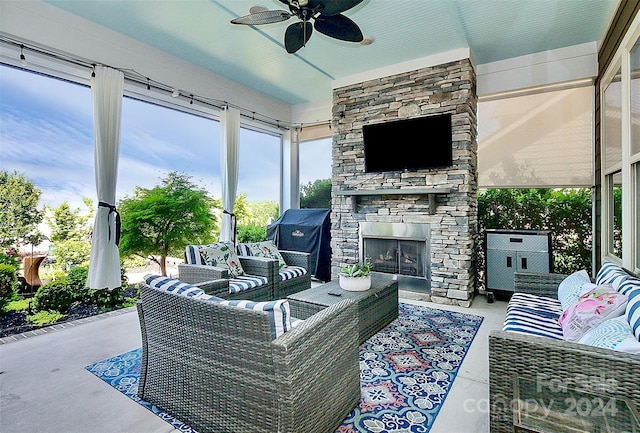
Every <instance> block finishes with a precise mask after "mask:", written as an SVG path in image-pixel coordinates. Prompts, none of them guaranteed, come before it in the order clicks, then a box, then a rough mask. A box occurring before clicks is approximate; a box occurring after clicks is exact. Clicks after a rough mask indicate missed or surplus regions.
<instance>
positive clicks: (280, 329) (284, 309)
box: [220, 299, 291, 340]
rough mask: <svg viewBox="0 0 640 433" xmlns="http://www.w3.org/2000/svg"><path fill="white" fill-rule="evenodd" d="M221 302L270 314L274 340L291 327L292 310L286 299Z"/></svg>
mask: <svg viewBox="0 0 640 433" xmlns="http://www.w3.org/2000/svg"><path fill="white" fill-rule="evenodd" d="M220 304H222V305H230V306H232V307H238V308H247V309H249V310H254V311H264V312H266V313H267V314H268V315H269V324H270V326H271V338H272V339H274V340H275V339H276V338H278V337H279V336H281V335H282V334H284V333H285V332H287V331H289V330H290V329H291V311H290V309H289V301H287V300H286V299H279V300H277V301H268V302H253V301H220Z"/></svg>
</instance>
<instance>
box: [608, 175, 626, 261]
mask: <svg viewBox="0 0 640 433" xmlns="http://www.w3.org/2000/svg"><path fill="white" fill-rule="evenodd" d="M607 196H608V197H610V198H611V200H609V208H608V218H607V220H608V221H610V222H611V225H610V227H609V228H610V233H611V235H610V236H609V245H608V250H609V252H610V253H611V254H613V255H614V256H615V257H618V258H620V259H621V258H622V239H623V238H622V172H620V171H616V172H615V173H612V174H610V175H608V176H607Z"/></svg>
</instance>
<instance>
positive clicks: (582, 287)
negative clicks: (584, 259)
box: [558, 269, 595, 310]
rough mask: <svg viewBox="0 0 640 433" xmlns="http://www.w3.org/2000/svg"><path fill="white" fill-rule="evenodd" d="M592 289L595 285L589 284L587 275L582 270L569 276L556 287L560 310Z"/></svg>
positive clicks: (589, 280)
mask: <svg viewBox="0 0 640 433" xmlns="http://www.w3.org/2000/svg"><path fill="white" fill-rule="evenodd" d="M594 287H595V284H592V283H591V279H590V278H589V274H588V273H587V271H585V270H584V269H583V270H581V271H577V272H574V273H573V274H571V275H569V276H568V277H567V278H565V279H564V280H562V282H561V283H560V285H559V286H558V301H560V304H562V309H563V310H566V309H567V308H569V307H570V306H571V304H573V303H574V302H575V301H577V300H578V298H579V297H580V296H581V295H583V294H584V293H587V292H588V291H589V290H591V289H593V288H594Z"/></svg>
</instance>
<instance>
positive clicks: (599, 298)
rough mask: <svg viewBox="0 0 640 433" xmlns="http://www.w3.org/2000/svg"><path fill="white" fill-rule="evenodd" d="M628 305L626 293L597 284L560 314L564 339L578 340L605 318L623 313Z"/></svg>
mask: <svg viewBox="0 0 640 433" xmlns="http://www.w3.org/2000/svg"><path fill="white" fill-rule="evenodd" d="M626 307H627V296H626V295H623V294H622V293H618V292H617V291H616V290H615V289H614V288H613V287H611V286H609V285H604V286H596V287H595V288H594V289H592V290H590V291H588V292H587V293H585V294H583V295H581V296H580V297H579V298H578V300H577V301H575V302H574V303H573V304H571V306H569V308H567V309H566V310H565V311H564V312H563V313H562V315H561V316H560V319H559V320H558V321H559V323H560V327H561V328H562V333H563V335H564V339H565V340H568V341H578V340H579V339H580V338H581V337H582V336H583V335H584V334H585V333H586V332H587V331H589V330H590V329H592V328H595V327H596V326H598V325H599V324H601V323H602V322H604V321H605V320H607V319H611V318H613V317H618V316H621V315H623V314H624V312H625V309H626Z"/></svg>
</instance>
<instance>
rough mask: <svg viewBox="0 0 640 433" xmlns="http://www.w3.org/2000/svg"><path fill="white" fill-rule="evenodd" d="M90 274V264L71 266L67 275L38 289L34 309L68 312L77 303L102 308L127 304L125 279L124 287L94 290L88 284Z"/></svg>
mask: <svg viewBox="0 0 640 433" xmlns="http://www.w3.org/2000/svg"><path fill="white" fill-rule="evenodd" d="M123 272H124V270H123ZM88 276H89V266H88V265H82V266H76V267H74V268H71V269H70V270H69V273H68V275H67V276H65V277H63V278H60V279H57V280H55V281H53V282H51V283H49V284H46V285H44V286H42V287H40V288H39V289H38V291H37V292H36V294H35V295H34V297H33V307H34V309H35V310H36V311H58V312H61V313H66V312H67V311H68V310H69V307H71V306H72V305H77V304H94V305H96V306H97V307H98V308H99V309H101V310H103V309H113V308H118V307H120V306H123V305H125V304H126V302H127V301H126V300H125V299H124V297H123V294H124V287H127V284H126V281H125V280H124V279H123V281H122V286H123V287H119V288H116V289H113V290H92V289H90V288H89V287H87V285H86V284H87V279H88Z"/></svg>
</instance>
